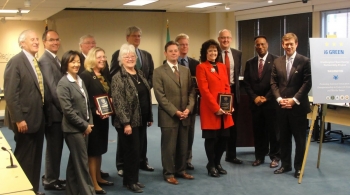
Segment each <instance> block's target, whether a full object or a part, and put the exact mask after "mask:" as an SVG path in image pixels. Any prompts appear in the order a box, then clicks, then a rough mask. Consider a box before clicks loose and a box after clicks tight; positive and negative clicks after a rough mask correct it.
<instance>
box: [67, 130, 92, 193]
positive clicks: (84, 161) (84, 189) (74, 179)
mask: <svg viewBox="0 0 350 195" xmlns="http://www.w3.org/2000/svg"><path fill="white" fill-rule="evenodd" d="M64 137H65V141H66V143H67V146H68V148H69V151H70V154H69V159H68V165H67V172H66V180H67V183H66V195H78V194H80V195H83V194H84V195H91V194H95V189H94V187H93V184H92V180H91V177H90V174H89V166H88V155H87V142H88V136H84V135H83V133H64Z"/></svg>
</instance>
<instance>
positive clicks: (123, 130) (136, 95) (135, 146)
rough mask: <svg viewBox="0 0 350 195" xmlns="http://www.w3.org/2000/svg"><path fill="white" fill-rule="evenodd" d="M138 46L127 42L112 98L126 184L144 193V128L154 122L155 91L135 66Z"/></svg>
mask: <svg viewBox="0 0 350 195" xmlns="http://www.w3.org/2000/svg"><path fill="white" fill-rule="evenodd" d="M136 60H137V55H136V52H135V47H134V46H133V45H129V44H123V45H122V46H121V48H120V52H119V57H118V61H119V64H120V65H121V68H120V70H119V71H118V72H117V73H116V74H115V75H114V76H113V78H112V85H111V86H112V98H113V99H114V100H115V101H113V105H114V108H116V109H115V112H116V117H115V120H114V127H115V128H116V130H117V132H118V136H119V141H120V142H121V148H122V150H123V151H122V154H123V159H124V173H123V185H124V186H126V187H127V188H128V189H129V190H130V191H132V192H136V193H141V192H143V190H142V189H141V188H144V187H145V186H144V185H143V184H141V183H140V182H139V166H140V147H141V146H142V143H141V142H142V140H144V139H142V138H140V133H139V132H141V131H145V130H146V128H147V126H151V125H152V123H153V115H152V107H151V106H152V104H151V91H150V86H149V85H148V82H147V79H146V78H145V77H144V76H143V73H142V71H141V70H138V69H136V68H135V65H136Z"/></svg>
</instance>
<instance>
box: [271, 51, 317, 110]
mask: <svg viewBox="0 0 350 195" xmlns="http://www.w3.org/2000/svg"><path fill="white" fill-rule="evenodd" d="M311 85H312V84H311V65H310V59H309V58H307V57H305V56H302V55H300V54H298V53H297V54H296V56H295V59H294V62H293V65H292V68H291V71H290V74H289V79H287V71H286V56H282V57H279V58H277V59H275V61H274V65H273V68H272V73H271V90H272V93H273V94H274V96H275V99H277V98H278V97H281V98H293V97H294V98H296V99H297V100H298V101H299V102H300V105H297V104H295V105H294V106H293V107H292V109H291V110H292V112H293V114H294V115H304V114H306V113H308V112H310V111H311V110H310V103H309V99H308V93H309V91H310V89H311Z"/></svg>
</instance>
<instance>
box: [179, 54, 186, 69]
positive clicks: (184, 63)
mask: <svg viewBox="0 0 350 195" xmlns="http://www.w3.org/2000/svg"><path fill="white" fill-rule="evenodd" d="M181 59H184V65H185V66H186V67H187V68H188V67H189V65H188V57H187V56H185V57H184V58H182V57H179V58H178V59H177V62H178V64H181Z"/></svg>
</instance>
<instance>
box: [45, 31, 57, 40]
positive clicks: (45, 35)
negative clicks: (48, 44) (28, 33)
mask: <svg viewBox="0 0 350 195" xmlns="http://www.w3.org/2000/svg"><path fill="white" fill-rule="evenodd" d="M49 32H55V33H57V34H58V32H57V31H55V30H46V31H45V32H44V33H43V37H42V39H43V41H46V37H47V33H49Z"/></svg>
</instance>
